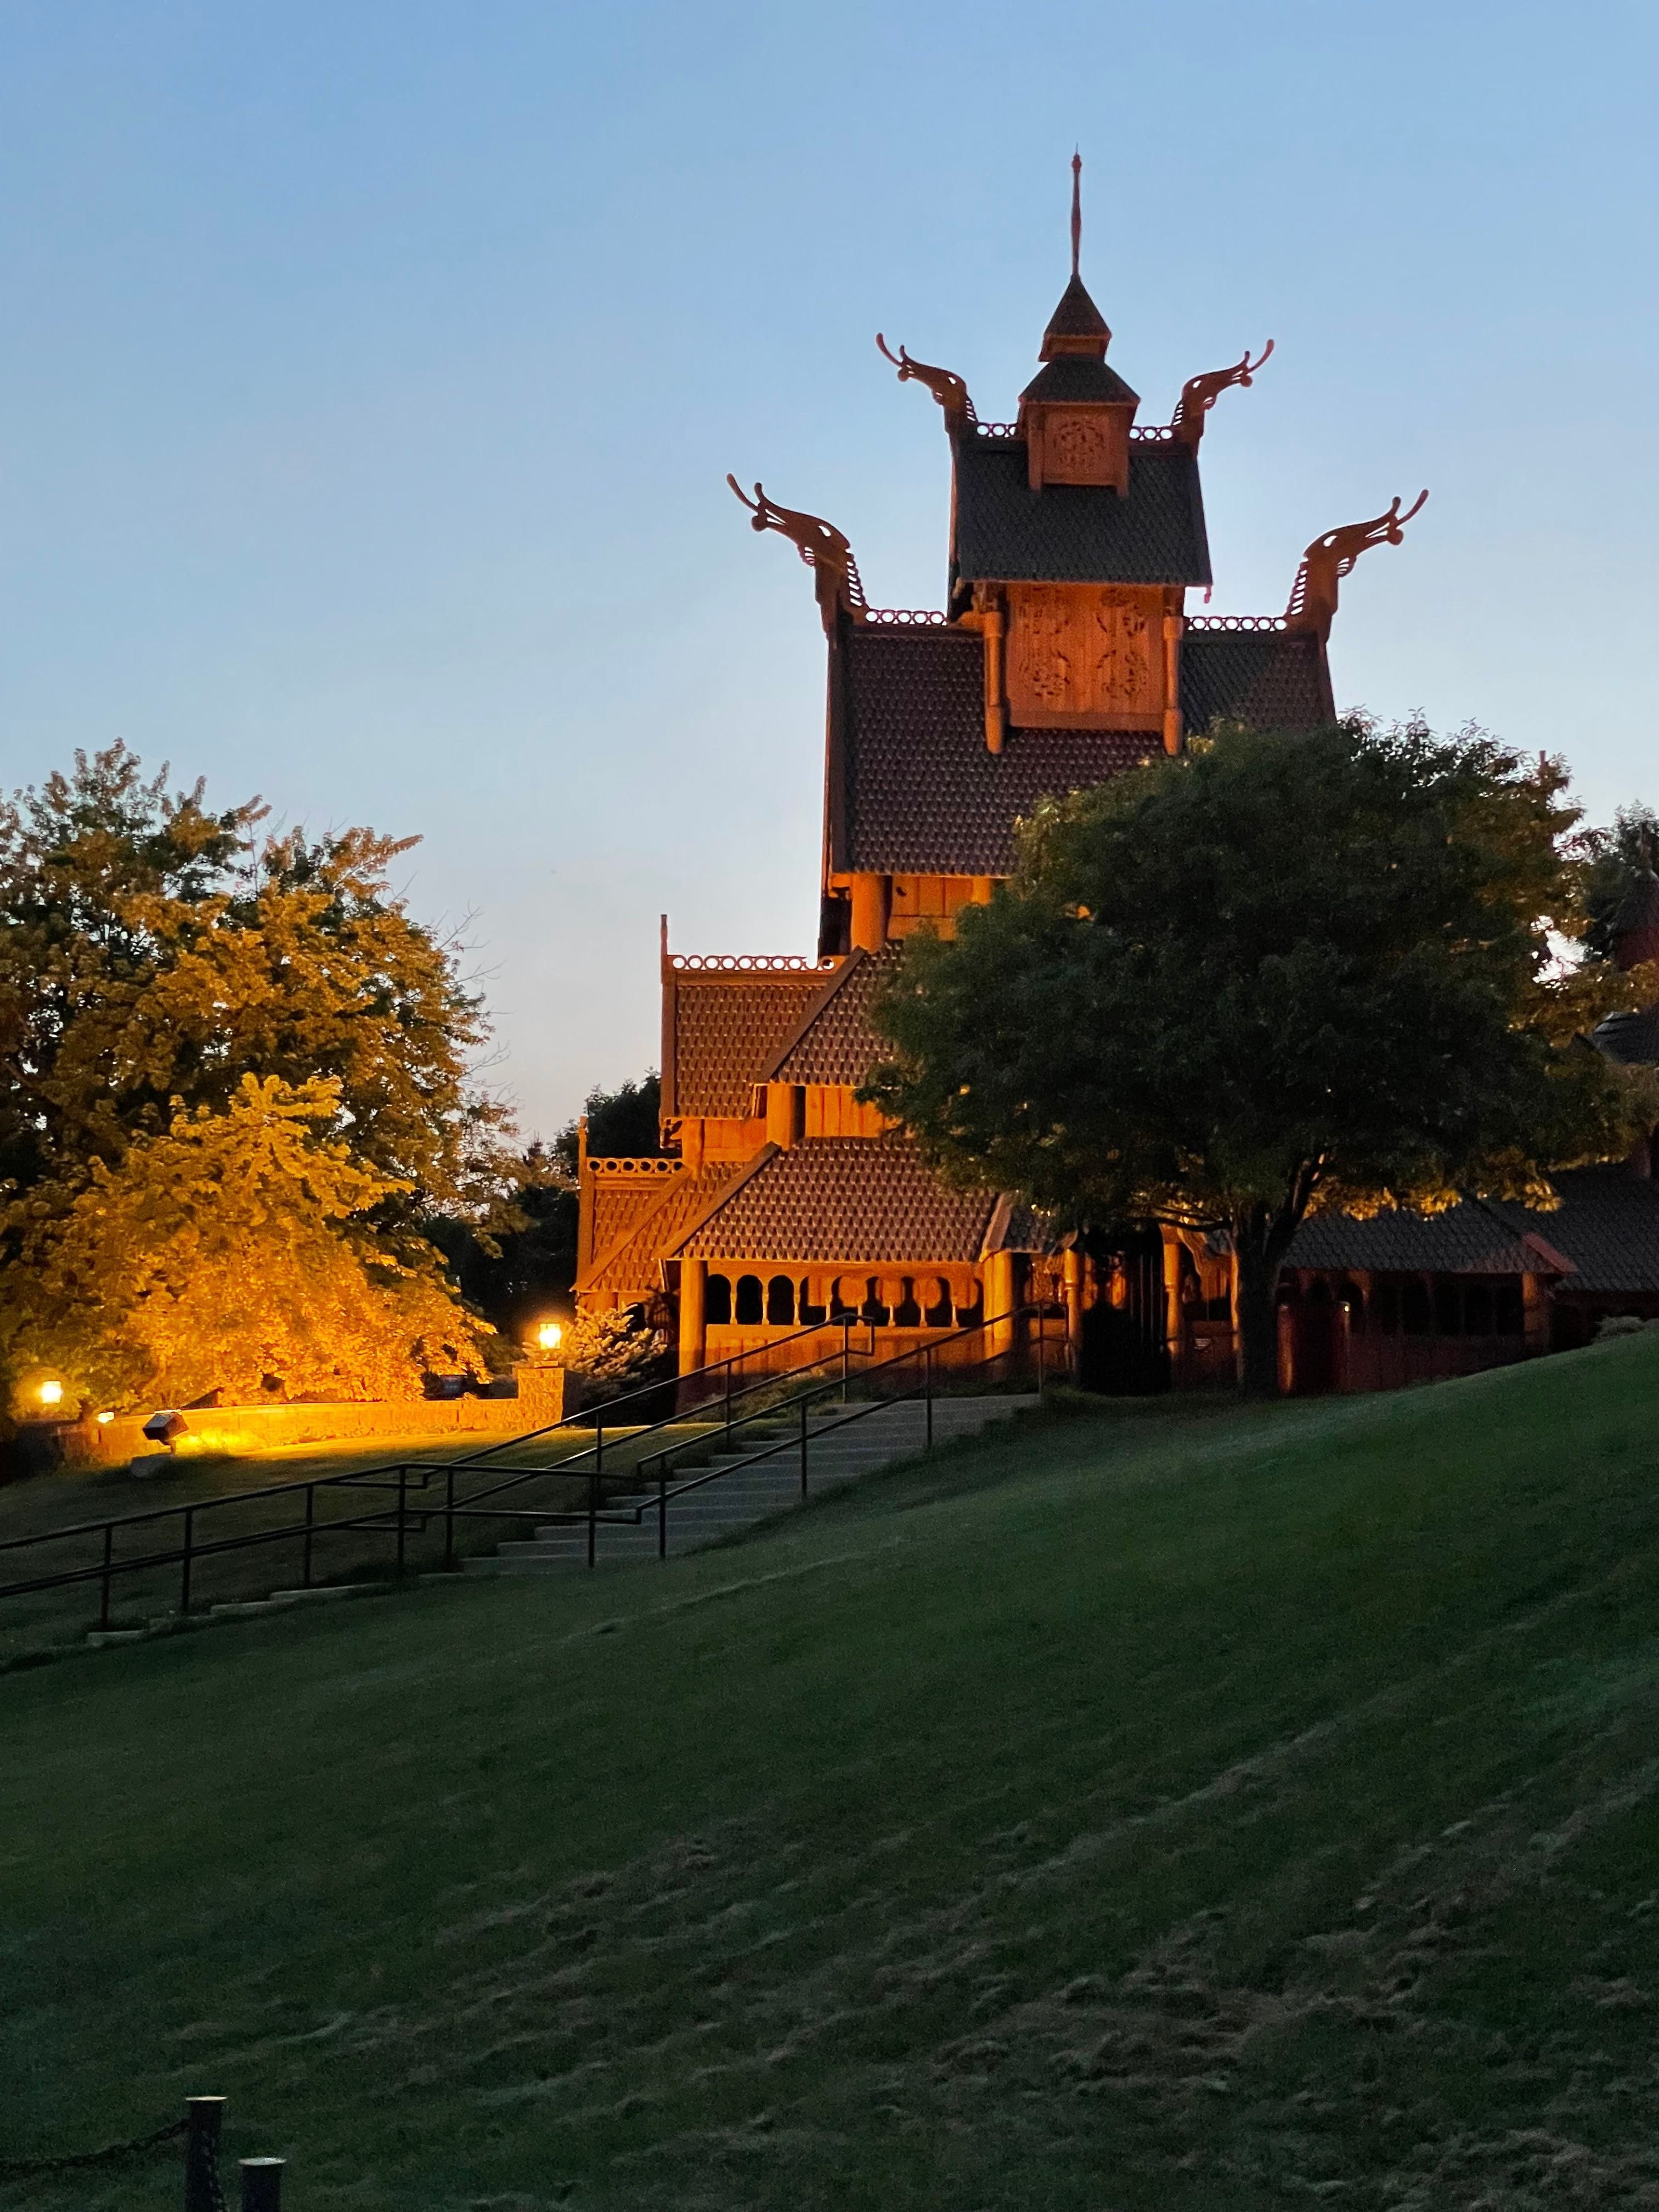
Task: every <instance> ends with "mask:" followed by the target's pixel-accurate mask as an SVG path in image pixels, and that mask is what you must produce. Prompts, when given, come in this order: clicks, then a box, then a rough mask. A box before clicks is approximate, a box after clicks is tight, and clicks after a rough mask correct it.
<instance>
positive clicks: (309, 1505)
mask: <svg viewBox="0 0 1659 2212" xmlns="http://www.w3.org/2000/svg"><path fill="white" fill-rule="evenodd" d="M316 1525H317V1486H316V1484H315V1483H314V1482H308V1483H307V1485H306V1541H305V1550H304V1553H303V1556H302V1558H301V1562H300V1587H301V1589H310V1588H311V1543H312V1534H313V1530H314V1529H315V1528H316Z"/></svg>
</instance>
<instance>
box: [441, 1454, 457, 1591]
mask: <svg viewBox="0 0 1659 2212" xmlns="http://www.w3.org/2000/svg"><path fill="white" fill-rule="evenodd" d="M454 1566H455V1470H454V1468H453V1467H447V1468H445V1469H444V1572H445V1573H446V1574H450V1573H453V1571H454Z"/></svg>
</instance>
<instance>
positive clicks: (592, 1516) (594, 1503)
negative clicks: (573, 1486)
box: [587, 1458, 599, 1567]
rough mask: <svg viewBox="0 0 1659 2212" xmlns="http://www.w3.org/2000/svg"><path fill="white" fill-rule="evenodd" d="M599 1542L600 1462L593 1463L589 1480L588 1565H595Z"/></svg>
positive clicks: (596, 1460)
mask: <svg viewBox="0 0 1659 2212" xmlns="http://www.w3.org/2000/svg"><path fill="white" fill-rule="evenodd" d="M598 1549H599V1461H598V1459H597V1458H596V1459H595V1460H594V1462H593V1472H592V1474H590V1475H589V1476H588V1478H587V1564H588V1565H589V1566H590V1567H591V1566H592V1565H593V1563H594V1555H595V1553H597V1551H598Z"/></svg>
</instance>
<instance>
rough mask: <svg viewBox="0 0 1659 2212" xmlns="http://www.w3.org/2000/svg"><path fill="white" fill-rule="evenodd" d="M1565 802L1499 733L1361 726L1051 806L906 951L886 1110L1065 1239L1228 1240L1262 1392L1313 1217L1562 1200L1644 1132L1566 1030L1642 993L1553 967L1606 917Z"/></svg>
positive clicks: (1235, 751) (1254, 747) (1253, 1380)
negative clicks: (1482, 1194) (1327, 1209)
mask: <svg viewBox="0 0 1659 2212" xmlns="http://www.w3.org/2000/svg"><path fill="white" fill-rule="evenodd" d="M1576 818H1577V817H1576V813H1575V811H1574V809H1573V808H1572V807H1571V805H1569V804H1568V802H1567V800H1566V799H1565V771H1564V769H1562V768H1561V766H1560V764H1559V763H1555V762H1551V761H1548V760H1541V761H1539V762H1538V763H1536V764H1535V765H1533V766H1529V767H1524V768H1523V766H1522V763H1520V762H1519V761H1518V760H1517V758H1516V757H1515V756H1514V755H1513V754H1511V753H1509V752H1507V751H1505V750H1504V749H1503V748H1502V747H1500V746H1498V744H1494V743H1493V742H1492V740H1491V739H1489V738H1486V737H1483V736H1481V735H1480V734H1479V733H1465V734H1464V735H1463V736H1462V737H1460V738H1455V739H1439V738H1435V737H1433V736H1432V735H1431V733H1430V732H1428V731H1427V730H1426V729H1424V728H1422V727H1420V726H1408V727H1407V728H1403V729H1400V730H1396V731H1393V732H1386V733H1385V732H1377V731H1376V730H1375V729H1373V728H1372V727H1370V726H1369V725H1367V724H1365V723H1364V722H1363V721H1357V720H1356V721H1350V722H1347V723H1344V724H1341V725H1339V726H1334V727H1332V728H1329V729H1326V730H1323V731H1320V732H1313V733H1310V734H1301V733H1298V734H1297V735H1295V736H1277V735H1272V734H1264V733H1260V732H1250V731H1245V730H1236V731H1231V732H1219V733H1218V735H1217V736H1216V738H1214V739H1213V740H1211V741H1204V742H1200V743H1199V744H1194V747H1193V748H1192V750H1191V751H1190V753H1189V755H1188V757H1186V758H1183V759H1182V760H1179V761H1170V762H1161V763H1157V764H1155V765H1152V766H1150V767H1147V768H1146V769H1140V770H1139V771H1137V772H1134V773H1133V774H1129V775H1123V776H1121V777H1118V778H1116V779H1115V781H1112V782H1110V783H1108V784H1105V785H1103V786H1101V787H1099V788H1097V789H1096V790H1092V791H1087V792H1082V793H1077V794H1075V795H1073V797H1071V798H1069V799H1063V800H1057V801H1048V802H1045V803H1044V804H1043V805H1042V806H1041V807H1040V808H1039V810H1038V811H1037V812H1036V816H1035V817H1034V818H1033V820H1032V821H1031V822H1030V823H1028V824H1026V825H1025V826H1024V829H1023V830H1022V834H1021V838H1020V846H1019V856H1018V871H1017V873H1016V875H1015V877H1014V878H1013V880H1012V883H1010V884H1008V885H1007V886H1006V887H1005V888H1003V889H1001V890H999V891H998V893H997V895H996V896H995V897H994V899H993V900H992V902H991V903H990V904H989V905H988V906H987V907H983V908H975V907H969V908H964V909H963V912H962V914H961V915H959V917H958V925H957V937H956V939H955V941H954V942H952V943H943V942H939V941H937V940H930V939H926V938H922V939H912V940H911V944H910V946H909V949H908V953H907V957H906V958H905V961H904V963H903V966H902V969H901V971H900V974H899V975H898V977H897V979H896V982H895V984H894V985H893V986H892V987H891V988H890V992H889V994H888V995H887V997H886V999H885V1001H884V1005H883V1007H882V1008H881V1010H880V1015H879V1018H880V1019H881V1021H882V1023H883V1024H884V1029H885V1031H886V1034H887V1035H888V1036H889V1037H890V1040H891V1042H892V1043H893V1045H894V1047H895V1054H894V1057H893V1058H892V1060H890V1061H889V1062H888V1063H887V1064H885V1065H884V1066H881V1067H879V1068H878V1069H877V1070H876V1072H875V1073H874V1074H873V1075H872V1079H871V1081H870V1083H869V1085H867V1087H866V1091H865V1093H864V1095H865V1096H866V1097H868V1098H870V1099H872V1100H873V1101H875V1102H876V1103H878V1104H880V1105H881V1106H883V1107H884V1109H886V1110H887V1111H888V1112H889V1113H890V1114H893V1115H896V1117H898V1118H899V1119H901V1120H902V1121H904V1122H905V1123H907V1124H908V1126H909V1127H910V1128H911V1129H912V1130H914V1132H915V1134H916V1136H917V1138H918V1139H919V1140H920V1142H921V1146H922V1149H923V1151H924V1152H925V1154H926V1155H927V1157H928V1158H930V1159H932V1160H933V1162H934V1163H935V1164H937V1165H938V1166H939V1167H940V1168H941V1169H943V1170H945V1172H946V1173H947V1174H948V1175H950V1176H952V1177H954V1178H955V1179H957V1180H958V1181H961V1182H970V1183H976V1184H979V1185H981V1186H988V1187H992V1188H1011V1189H1015V1190H1021V1191H1024V1192H1025V1193H1027V1194H1029V1195H1030V1197H1031V1198H1032V1199H1033V1200H1035V1201H1036V1203H1037V1204H1038V1205H1039V1206H1042V1207H1044V1208H1047V1209H1051V1210H1053V1211H1054V1212H1055V1213H1056V1214H1057V1215H1058V1216H1060V1218H1064V1219H1067V1220H1069V1221H1071V1222H1072V1223H1073V1224H1077V1225H1082V1224H1084V1223H1092V1224H1094V1225H1110V1224H1116V1223H1118V1222H1121V1221H1126V1220H1133V1219H1142V1220H1145V1219H1149V1218H1150V1219H1161V1220H1165V1221H1176V1222H1181V1223H1184V1224H1190V1225H1202V1226H1205V1227H1222V1228H1225V1229H1226V1230H1227V1231H1230V1232H1231V1236H1232V1237H1233V1239H1234V1242H1235V1246H1236V1249H1237V1252H1238V1255H1239V1263H1240V1275H1241V1285H1242V1304H1243V1311H1242V1313H1241V1320H1242V1322H1243V1329H1244V1340H1245V1342H1244V1351H1245V1368H1246V1373H1247V1378H1248V1380H1249V1383H1250V1384H1251V1385H1252V1387H1255V1388H1258V1389H1265V1388H1271V1387H1272V1384H1271V1376H1272V1372H1273V1333H1272V1331H1273V1316H1272V1300H1273V1287H1274V1283H1275V1280H1276V1278H1277V1273H1278V1269H1279V1263H1280V1261H1282V1259H1283V1256H1284V1254H1285V1250H1286V1249H1287V1248H1288V1246H1289V1243H1290V1241H1291V1237H1293V1235H1294V1234H1295V1231H1296V1229H1297V1226H1298V1225H1299V1224H1300V1222H1301V1221H1302V1219H1303V1218H1304V1216H1305V1215H1306V1213H1307V1212H1308V1211H1309V1210H1310V1208H1311V1207H1315V1206H1347V1207H1351V1208H1354V1209H1356V1210H1359V1211H1370V1210H1375V1209H1376V1208H1378V1207H1382V1206H1389V1205H1395V1204H1402V1205H1421V1206H1435V1205H1438V1204H1443V1203H1445V1202H1447V1201H1448V1200H1449V1198H1450V1197H1451V1196H1452V1195H1453V1194H1454V1193H1455V1189H1456V1188H1457V1187H1459V1186H1464V1187H1473V1188H1479V1189H1482V1190H1486V1191H1491V1192H1494V1193H1496V1192H1506V1193H1510V1194H1517V1195H1526V1196H1528V1197H1529V1198H1532V1199H1534V1200H1538V1199H1540V1198H1543V1199H1544V1200H1545V1202H1548V1188H1547V1170H1548V1168H1549V1167H1550V1166H1551V1165H1553V1164H1566V1163H1568V1162H1570V1161H1572V1160H1576V1159H1581V1158H1595V1157H1602V1156H1606V1155H1607V1154H1611V1153H1615V1152H1622V1151H1623V1150H1624V1149H1625V1148H1626V1145H1627V1143H1628V1141H1629V1133H1630V1125H1631V1119H1632V1115H1633V1114H1635V1113H1637V1112H1638V1111H1640V1112H1642V1113H1645V1114H1647V1115H1651V1112H1652V1104H1651V1101H1650V1098H1649V1097H1647V1095H1646V1087H1645V1085H1644V1083H1643V1081H1642V1079H1638V1078H1632V1077H1631V1076H1630V1075H1629V1074H1628V1073H1626V1072H1623V1071H1620V1070H1617V1069H1615V1068H1613V1067H1612V1066H1609V1065H1608V1064H1607V1062H1606V1061H1605V1060H1603V1059H1602V1058H1601V1055H1600V1054H1597V1053H1595V1051H1594V1050H1593V1049H1591V1048H1589V1046H1588V1045H1586V1044H1584V1043H1583V1042H1581V1041H1578V1040H1577V1037H1576V1036H1575V1032H1576V1031H1577V1030H1578V1029H1579V1028H1581V1027H1583V1026H1585V1025H1586V1024H1587V1019H1588V1018H1594V1017H1595V1015H1598V1014H1599V1013H1600V1012H1605V1011H1607V1007H1608V1006H1610V1005H1612V1004H1613V1003H1616V1002H1619V1001H1620V999H1621V995H1622V997H1623V998H1624V1000H1626V1001H1627V1000H1628V997H1629V994H1630V993H1631V990H1632V985H1631V984H1630V983H1629V982H1628V981H1627V980H1626V979H1620V978H1618V977H1616V976H1614V975H1612V973H1611V971H1606V972H1604V973H1598V974H1595V975H1590V976H1589V979H1588V980H1587V976H1586V972H1585V971H1584V970H1582V969H1580V970H1576V971H1571V972H1566V973H1564V972H1563V971H1562V970H1561V969H1560V966H1559V963H1558V961H1557V960H1556V958H1555V956H1554V953H1553V946H1552V939H1553V938H1554V937H1559V936H1565V937H1567V938H1577V936H1578V935H1579V934H1580V933H1582V931H1583V927H1584V915H1583V905H1582V896H1581V894H1582V881H1581V873H1580V870H1579V868H1578V866H1577V863H1576V862H1575V860H1574V858H1573V856H1572V855H1571V853H1570V851H1569V850H1568V847H1567V840H1568V838H1569V836H1570V833H1571V829H1572V827H1573V824H1574V822H1575V820H1576ZM1638 1089H1640V1090H1642V1091H1643V1096H1642V1097H1641V1098H1640V1099H1638V1098H1637V1097H1636V1096H1635V1092H1636V1091H1637V1090H1638Z"/></svg>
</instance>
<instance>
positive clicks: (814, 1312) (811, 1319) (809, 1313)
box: [795, 1275, 827, 1328]
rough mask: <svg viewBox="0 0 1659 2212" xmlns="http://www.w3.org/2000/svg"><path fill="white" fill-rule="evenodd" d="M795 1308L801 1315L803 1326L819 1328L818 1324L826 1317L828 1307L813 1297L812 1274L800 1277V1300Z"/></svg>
mask: <svg viewBox="0 0 1659 2212" xmlns="http://www.w3.org/2000/svg"><path fill="white" fill-rule="evenodd" d="M795 1310H796V1312H797V1314H798V1315H799V1317H800V1325H801V1327H802V1328H817V1326H818V1324H819V1323H820V1322H822V1321H823V1320H824V1319H825V1318H826V1316H827V1309H826V1308H825V1307H823V1306H821V1305H819V1304H817V1303H816V1302H815V1301H814V1299H813V1297H812V1279H811V1276H810V1275H803V1276H802V1277H801V1279H800V1302H799V1305H798V1306H797V1307H796V1309H795Z"/></svg>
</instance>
